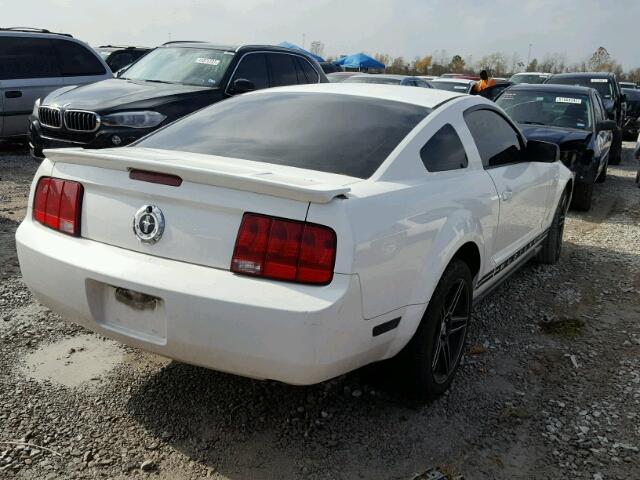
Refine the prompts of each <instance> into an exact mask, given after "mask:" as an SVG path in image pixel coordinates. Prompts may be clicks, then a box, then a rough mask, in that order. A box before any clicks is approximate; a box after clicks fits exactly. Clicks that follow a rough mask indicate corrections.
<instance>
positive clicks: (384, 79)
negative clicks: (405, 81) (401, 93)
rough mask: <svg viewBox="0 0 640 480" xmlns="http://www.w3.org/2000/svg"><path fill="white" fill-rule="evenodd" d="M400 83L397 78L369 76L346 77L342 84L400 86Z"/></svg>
mask: <svg viewBox="0 0 640 480" xmlns="http://www.w3.org/2000/svg"><path fill="white" fill-rule="evenodd" d="M401 82H402V80H401V79H399V78H389V77H376V76H375V75H371V76H369V77H348V78H347V79H346V80H345V81H344V83H379V84H381V85H400V83H401Z"/></svg>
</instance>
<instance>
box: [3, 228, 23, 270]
mask: <svg viewBox="0 0 640 480" xmlns="http://www.w3.org/2000/svg"><path fill="white" fill-rule="evenodd" d="M18 224H19V223H18V222H16V221H15V220H11V219H9V218H6V217H2V216H0V281H2V280H5V279H7V278H9V277H11V276H13V275H18V274H19V273H20V265H19V264H18V255H17V253H16V241H15V233H16V229H17V228H18Z"/></svg>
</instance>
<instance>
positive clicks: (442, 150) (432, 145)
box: [420, 123, 469, 172]
mask: <svg viewBox="0 0 640 480" xmlns="http://www.w3.org/2000/svg"><path fill="white" fill-rule="evenodd" d="M420 158H422V163H424V166H425V167H426V168H427V170H428V171H430V172H444V171H446V170H458V169H460V168H467V165H469V161H468V160H467V154H466V152H465V151H464V146H463V145H462V141H461V140H460V137H459V136H458V134H457V133H456V130H455V128H453V127H452V126H451V125H449V124H448V123H447V124H446V125H445V126H444V127H442V128H441V129H440V130H438V131H437V132H436V133H435V134H434V135H433V137H431V138H430V139H429V141H428V142H427V143H426V144H425V145H424V147H422V149H421V150H420Z"/></svg>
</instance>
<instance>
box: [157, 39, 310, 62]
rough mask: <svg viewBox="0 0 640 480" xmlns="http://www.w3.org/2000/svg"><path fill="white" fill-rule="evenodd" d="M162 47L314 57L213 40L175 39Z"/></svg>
mask: <svg viewBox="0 0 640 480" xmlns="http://www.w3.org/2000/svg"><path fill="white" fill-rule="evenodd" d="M161 46H162V47H174V46H179V47H193V48H210V49H212V50H221V51H225V52H237V53H240V52H248V51H253V50H269V51H271V52H287V53H296V54H298V55H302V56H303V57H306V58H313V57H311V55H309V54H308V53H306V52H303V51H301V50H294V49H291V48H286V47H279V46H277V45H261V44H255V45H220V44H217V43H211V42H202V41H198V40H174V41H171V42H166V43H163V44H162V45H161Z"/></svg>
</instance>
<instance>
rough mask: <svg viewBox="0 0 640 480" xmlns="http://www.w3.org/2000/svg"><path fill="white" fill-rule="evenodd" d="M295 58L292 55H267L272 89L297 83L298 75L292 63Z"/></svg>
mask: <svg viewBox="0 0 640 480" xmlns="http://www.w3.org/2000/svg"><path fill="white" fill-rule="evenodd" d="M295 58H296V57H294V56H293V55H287V54H286V53H270V54H269V65H270V66H271V86H272V87H282V86H285V85H295V84H297V83H298V73H297V72H296V64H295V63H294V60H295Z"/></svg>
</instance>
